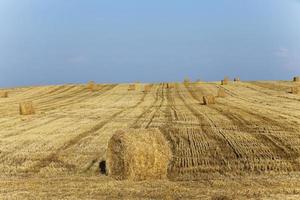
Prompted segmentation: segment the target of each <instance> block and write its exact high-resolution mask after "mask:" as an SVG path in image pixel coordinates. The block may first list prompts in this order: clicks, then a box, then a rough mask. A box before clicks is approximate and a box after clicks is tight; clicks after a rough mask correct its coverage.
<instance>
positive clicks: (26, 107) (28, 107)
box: [19, 101, 35, 115]
mask: <svg viewBox="0 0 300 200" xmlns="http://www.w3.org/2000/svg"><path fill="white" fill-rule="evenodd" d="M19 110H20V115H33V114H35V110H34V107H33V103H32V102H31V101H29V102H23V103H20V104H19Z"/></svg>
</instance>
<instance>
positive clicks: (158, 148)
mask: <svg viewBox="0 0 300 200" xmlns="http://www.w3.org/2000/svg"><path fill="white" fill-rule="evenodd" d="M170 160H171V150H170V147H169V144H168V142H167V141H166V139H165V137H164V136H163V134H162V133H161V132H160V131H159V130H157V129H127V130H121V131H117V132H116V133H115V134H114V135H113V136H112V138H111V139H110V140H109V142H108V148H107V153H106V167H107V174H108V175H109V176H111V177H113V178H115V179H118V180H125V179H127V180H134V181H140V180H151V179H165V178H166V177H167V172H168V166H169V161H170Z"/></svg>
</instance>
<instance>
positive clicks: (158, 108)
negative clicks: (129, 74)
mask: <svg viewBox="0 0 300 200" xmlns="http://www.w3.org/2000/svg"><path fill="white" fill-rule="evenodd" d="M164 87H165V84H164V83H163V84H162V89H161V95H159V94H160V93H158V96H160V97H161V101H160V103H159V106H158V107H157V108H156V110H155V111H154V113H153V115H152V116H151V118H150V120H149V122H148V123H147V125H146V126H145V128H146V129H148V128H149V127H150V125H151V124H152V122H153V120H154V118H155V116H156V114H157V113H158V111H159V110H161V107H162V105H163V103H164V101H165V97H164V95H165V93H164Z"/></svg>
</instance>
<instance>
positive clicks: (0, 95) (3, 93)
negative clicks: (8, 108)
mask: <svg viewBox="0 0 300 200" xmlns="http://www.w3.org/2000/svg"><path fill="white" fill-rule="evenodd" d="M7 97H8V92H7V91H0V98H7Z"/></svg>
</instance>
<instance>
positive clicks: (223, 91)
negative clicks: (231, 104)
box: [218, 88, 226, 98]
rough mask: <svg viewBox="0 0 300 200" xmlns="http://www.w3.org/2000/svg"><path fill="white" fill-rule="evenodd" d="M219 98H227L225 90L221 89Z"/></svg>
mask: <svg viewBox="0 0 300 200" xmlns="http://www.w3.org/2000/svg"><path fill="white" fill-rule="evenodd" d="M218 97H221V98H224V97H226V92H225V89H224V88H219V90H218Z"/></svg>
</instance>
